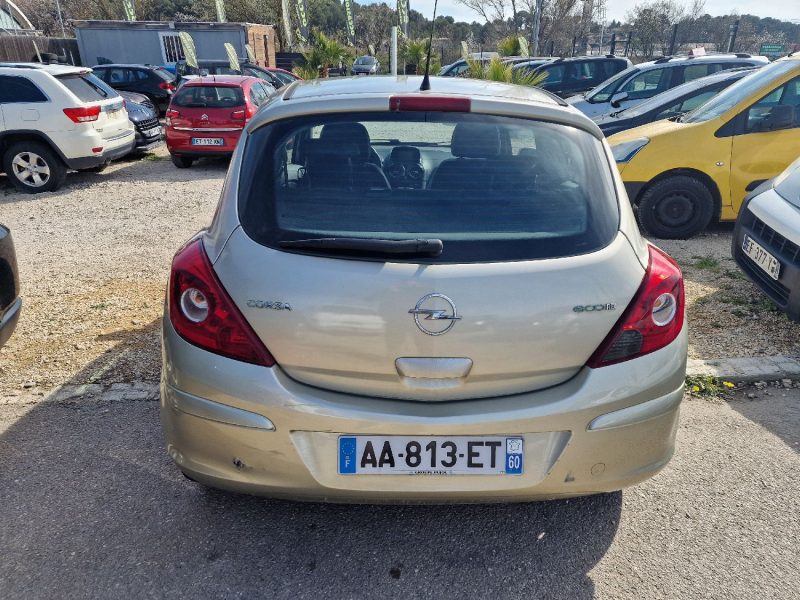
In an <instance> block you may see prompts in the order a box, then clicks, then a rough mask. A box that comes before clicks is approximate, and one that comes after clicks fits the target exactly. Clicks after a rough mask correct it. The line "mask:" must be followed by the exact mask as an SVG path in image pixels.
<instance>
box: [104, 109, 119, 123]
mask: <svg viewBox="0 0 800 600" xmlns="http://www.w3.org/2000/svg"><path fill="white" fill-rule="evenodd" d="M106 114H107V115H108V120H109V121H113V120H115V119H118V118H119V117H120V115H121V114H122V110H109V111H108V112H107V113H106Z"/></svg>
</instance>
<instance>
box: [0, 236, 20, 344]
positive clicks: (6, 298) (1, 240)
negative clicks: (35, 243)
mask: <svg viewBox="0 0 800 600" xmlns="http://www.w3.org/2000/svg"><path fill="white" fill-rule="evenodd" d="M21 310H22V298H20V297H19V275H18V274H17V257H16V254H15V253H14V242H13V241H12V239H11V231H9V230H8V228H6V227H4V226H3V225H0V348H2V347H3V344H5V343H6V342H7V341H8V338H10V337H11V334H12V333H14V329H15V328H16V326H17V321H18V320H19V313H20V311H21Z"/></svg>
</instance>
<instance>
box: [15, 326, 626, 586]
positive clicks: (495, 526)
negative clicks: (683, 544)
mask: <svg viewBox="0 0 800 600" xmlns="http://www.w3.org/2000/svg"><path fill="white" fill-rule="evenodd" d="M120 343H121V344H124V343H125V341H124V340H120ZM112 358H113V357H112ZM108 363H109V358H108V357H102V358H101V359H98V360H97V361H95V363H93V364H91V365H88V366H87V367H86V369H85V370H84V372H83V373H81V374H78V375H77V376H76V377H75V378H74V380H73V381H72V382H69V383H68V385H70V384H72V385H76V384H78V383H83V382H84V381H85V380H86V378H87V376H88V374H89V373H92V372H98V371H100V370H102V369H103V367H104V366H105V365H107V364H108ZM24 408H25V407H20V408H18V409H15V408H14V407H13V405H12V406H7V407H3V408H2V410H0V419H3V420H6V421H14V419H15V418H16V419H17V420H16V422H13V423H9V426H8V428H7V430H6V431H5V432H4V433H3V434H2V435H0V465H2V467H0V507H2V513H3V514H2V518H0V547H2V548H3V555H4V559H3V560H2V561H0V597H2V598H4V599H9V600H10V599H12V598H26V599H34V598H52V597H58V598H76V597H79V598H109V597H117V598H126V597H137V598H138V597H158V598H163V597H193V598H222V597H225V598H231V597H243V598H256V597H270V598H283V597H292V598H297V597H314V598H318V597H326V598H331V599H335V598H345V597H347V598H384V597H416V598H453V597H495V596H500V597H523V596H524V597H525V598H540V597H545V598H571V599H584V598H585V599H588V598H592V597H593V595H594V583H593V581H592V580H591V578H590V577H589V576H588V575H587V574H588V573H589V571H590V570H591V569H592V568H593V566H594V565H595V564H596V563H597V562H598V561H599V560H600V559H601V558H602V557H603V555H604V554H605V553H606V551H607V550H608V548H609V546H610V545H611V544H612V542H613V540H614V536H615V534H616V531H617V527H618V525H619V521H620V512H621V507H622V494H621V493H615V494H608V495H604V496H595V497H590V498H580V499H572V500H563V501H554V502H540V503H530V504H512V505H486V506H480V505H468V506H355V505H322V504H301V503H291V502H279V501H271V500H267V499H263V498H255V497H250V496H243V495H235V494H228V493H223V492H217V491H213V490H207V489H205V488H202V487H200V486H198V485H197V484H194V483H192V482H190V481H188V480H186V479H185V478H183V477H182V476H181V474H180V473H179V471H178V470H177V468H176V467H174V466H173V464H172V463H171V461H170V460H169V459H168V457H167V455H166V452H165V451H164V448H163V443H162V438H161V431H160V427H159V422H158V403H157V402H155V401H152V400H150V401H133V400H129V401H111V400H109V396H108V394H106V395H105V396H103V395H100V396H95V397H79V398H73V399H69V400H63V401H61V400H58V399H57V398H55V397H54V396H51V397H50V398H48V399H46V400H44V401H43V402H41V403H40V404H38V405H36V406H35V407H34V408H32V409H31V410H29V411H28V412H27V413H25V410H24ZM15 410H16V413H15ZM23 413H24V414H23ZM15 414H16V417H15Z"/></svg>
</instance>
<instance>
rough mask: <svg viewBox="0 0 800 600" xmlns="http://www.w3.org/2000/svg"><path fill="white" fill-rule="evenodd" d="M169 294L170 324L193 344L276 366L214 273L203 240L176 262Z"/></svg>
mask: <svg viewBox="0 0 800 600" xmlns="http://www.w3.org/2000/svg"><path fill="white" fill-rule="evenodd" d="M167 294H168V299H169V303H168V306H169V308H168V310H169V320H170V322H171V323H172V326H173V327H174V328H175V331H177V332H178V335H180V336H181V337H182V338H183V339H185V340H186V341H187V342H189V343H190V344H194V345H195V346H198V347H200V348H203V349H204V350H208V351H209V352H213V353H214V354H219V355H221V356H226V357H228V358H233V359H235V360H240V361H243V362H247V363H252V364H255V365H262V366H264V367H271V366H273V365H274V364H275V359H274V358H273V357H272V355H271V354H270V353H269V350H267V348H266V347H265V346H264V344H263V343H262V342H261V340H260V339H258V336H257V335H256V334H255V332H254V331H253V329H252V328H251V327H250V325H249V324H248V323H247V321H246V320H245V318H244V317H243V316H242V313H241V312H239V309H238V308H236V305H235V304H234V303H233V300H231V298H230V296H229V295H228V293H227V292H226V291H225V288H224V287H223V286H222V283H221V282H220V281H219V279H218V278H217V275H216V274H215V273H214V269H213V267H212V266H211V261H209V260H208V256H207V255H206V252H205V249H204V248H203V242H202V241H201V240H195V241H193V242H191V243H190V244H188V245H187V246H185V247H184V248H183V249H181V250H180V251H179V252H178V253H177V254H176V255H175V258H173V260H172V272H171V274H170V281H169V290H168V291H167Z"/></svg>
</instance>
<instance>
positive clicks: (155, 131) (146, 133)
mask: <svg viewBox="0 0 800 600" xmlns="http://www.w3.org/2000/svg"><path fill="white" fill-rule="evenodd" d="M142 134H143V135H144V136H145V137H151V136H153V135H156V134H157V135H161V127H154V128H153V129H145V130H144V131H143V132H142Z"/></svg>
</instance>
